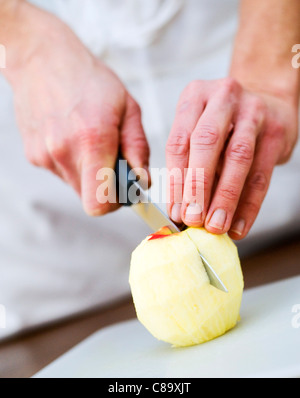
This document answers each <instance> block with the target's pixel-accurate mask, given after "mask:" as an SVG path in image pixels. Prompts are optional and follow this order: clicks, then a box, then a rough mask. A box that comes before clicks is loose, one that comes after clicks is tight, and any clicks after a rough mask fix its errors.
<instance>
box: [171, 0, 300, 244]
mask: <svg viewBox="0 0 300 398" xmlns="http://www.w3.org/2000/svg"><path fill="white" fill-rule="evenodd" d="M240 14H241V16H240V28H239V31H238V34H237V38H236V44H235V50H234V55H233V60H232V67H231V72H230V76H229V77H228V78H226V79H221V80H216V81H195V82H192V83H191V84H190V85H189V86H188V87H187V88H186V89H185V90H184V92H183V93H182V95H181V97H180V100H179V104H178V107H177V112H176V116H175V120H174V125H173V128H172V131H171V133H170V137H169V140H168V144H167V149H166V157H167V165H168V168H169V170H172V168H174V167H179V168H181V170H184V169H185V168H189V171H188V173H187V175H186V178H185V179H183V178H182V179H181V178H180V177H179V178H177V179H176V178H174V179H173V184H172V185H171V194H170V196H171V198H172V197H173V202H172V201H171V203H170V205H169V209H168V210H169V214H170V216H171V218H173V220H174V221H175V222H177V223H178V224H180V223H182V222H184V223H185V224H187V225H189V226H197V227H200V226H205V227H206V229H207V230H208V231H210V232H212V233H215V234H223V233H226V232H228V231H229V235H230V236H231V237H232V238H234V239H237V240H238V239H242V238H244V237H245V236H246V235H247V233H248V232H249V230H250V228H251V226H252V225H253V223H254V221H255V219H256V217H257V215H258V212H259V210H260V208H261V205H262V203H263V200H264V198H265V196H266V193H267V190H268V187H269V184H270V181H271V176H272V173H273V170H274V167H275V166H276V165H280V164H283V163H285V162H287V161H288V160H289V158H290V156H291V154H292V151H293V148H294V146H295V144H296V142H297V138H298V103H299V70H298V69H294V68H292V66H291V58H292V57H291V49H292V47H293V45H294V44H295V43H299V42H300V25H299V15H300V2H299V1H298V0H290V1H286V0H275V1H274V0H264V1H260V0H243V1H242V2H241V13H240ZM197 168H203V169H204V174H203V175H202V176H201V175H200V176H201V177H200V178H195V176H194V175H193V173H192V170H195V169H197ZM196 189H198V191H197V192H200V194H199V200H198V201H197V198H196V201H195V198H194V197H193V196H192V192H195V191H196ZM203 191H204V192H203ZM201 193H202V195H201ZM203 193H204V200H202V199H201V198H202V197H203ZM178 197H183V201H182V203H176V199H175V198H178ZM192 200H193V201H192ZM189 205H191V207H189ZM190 209H191V211H190Z"/></svg>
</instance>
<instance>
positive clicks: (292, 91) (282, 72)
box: [230, 55, 300, 106]
mask: <svg viewBox="0 0 300 398" xmlns="http://www.w3.org/2000/svg"><path fill="white" fill-rule="evenodd" d="M257 57H258V58H259V55H258V56H257ZM257 57H256V59H253V58H252V59H251V57H250V58H247V59H239V58H237V57H235V58H234V59H233V62H232V65H231V70H230V76H231V77H233V78H235V79H236V80H237V81H238V82H239V83H240V84H241V85H242V86H243V87H244V88H245V89H246V90H249V91H253V92H257V93H262V94H269V95H274V96H277V97H280V98H282V99H285V100H286V101H289V102H291V104H295V105H297V106H298V104H299V93H300V73H299V72H300V69H295V68H293V67H292V65H291V59H288V57H286V59H285V60H272V59H270V60H269V62H267V61H266V60H262V61H257Z"/></svg>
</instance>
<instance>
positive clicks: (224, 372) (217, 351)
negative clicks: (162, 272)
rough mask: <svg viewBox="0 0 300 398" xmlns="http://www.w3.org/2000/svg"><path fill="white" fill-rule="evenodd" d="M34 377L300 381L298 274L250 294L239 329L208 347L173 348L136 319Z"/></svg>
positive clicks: (93, 338)
mask: <svg viewBox="0 0 300 398" xmlns="http://www.w3.org/2000/svg"><path fill="white" fill-rule="evenodd" d="M35 377H37V378H62V377H63V378H85V377H87V378H131V377H132V378H142V377H146V378H152V377H153V378H158V377H160V378H164V377H165V378H184V377H187V378H204V377H206V378H215V377H228V378H229V377H230V378H232V377H235V378H236V377H238V378H241V377H243V378H244V377H246V378H262V377H267V378H277V377H280V378H294V377H300V276H299V277H294V278H291V279H286V280H283V281H280V282H276V283H272V284H268V285H264V286H261V287H256V288H253V289H249V290H246V291H245V293H244V297H243V302H242V308H241V321H240V323H239V324H238V326H237V327H236V328H235V329H233V330H231V331H230V332H228V333H226V334H225V335H224V336H221V337H219V338H217V339H215V340H213V341H210V342H208V343H205V344H202V345H198V346H194V347H188V348H179V349H178V348H172V347H171V346H170V345H169V344H167V343H164V342H160V341H158V340H156V339H155V338H154V337H152V336H151V335H150V334H149V333H148V332H147V330H146V329H145V328H144V327H143V326H142V325H141V324H140V323H139V322H138V321H137V320H132V321H128V322H125V323H120V324H116V325H114V326H110V327H107V328H105V329H102V330H100V331H99V332H97V333H95V334H93V335H92V336H91V337H89V338H88V339H87V340H85V341H83V342H82V343H81V344H79V345H78V346H76V347H75V348H73V349H72V350H71V351H69V352H68V353H66V354H65V355H63V356H62V357H61V358H59V359H58V360H56V361H55V362H53V363H52V364H51V365H49V366H48V367H46V368H45V369H44V370H42V371H41V372H39V373H38V374H37V375H36V376H35Z"/></svg>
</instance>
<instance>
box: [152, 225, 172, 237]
mask: <svg viewBox="0 0 300 398" xmlns="http://www.w3.org/2000/svg"><path fill="white" fill-rule="evenodd" d="M170 235H174V234H173V233H172V231H171V230H170V229H169V227H162V228H161V229H159V230H158V231H157V232H155V233H154V234H152V235H149V238H148V240H154V239H162V238H166V237H168V236H170Z"/></svg>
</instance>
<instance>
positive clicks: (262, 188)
mask: <svg viewBox="0 0 300 398" xmlns="http://www.w3.org/2000/svg"><path fill="white" fill-rule="evenodd" d="M248 185H249V187H250V188H251V189H254V190H256V191H259V192H266V190H267V188H268V179H267V177H266V175H265V173H263V172H262V171H257V172H255V173H253V174H252V175H251V176H250V177H249V179H248Z"/></svg>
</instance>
